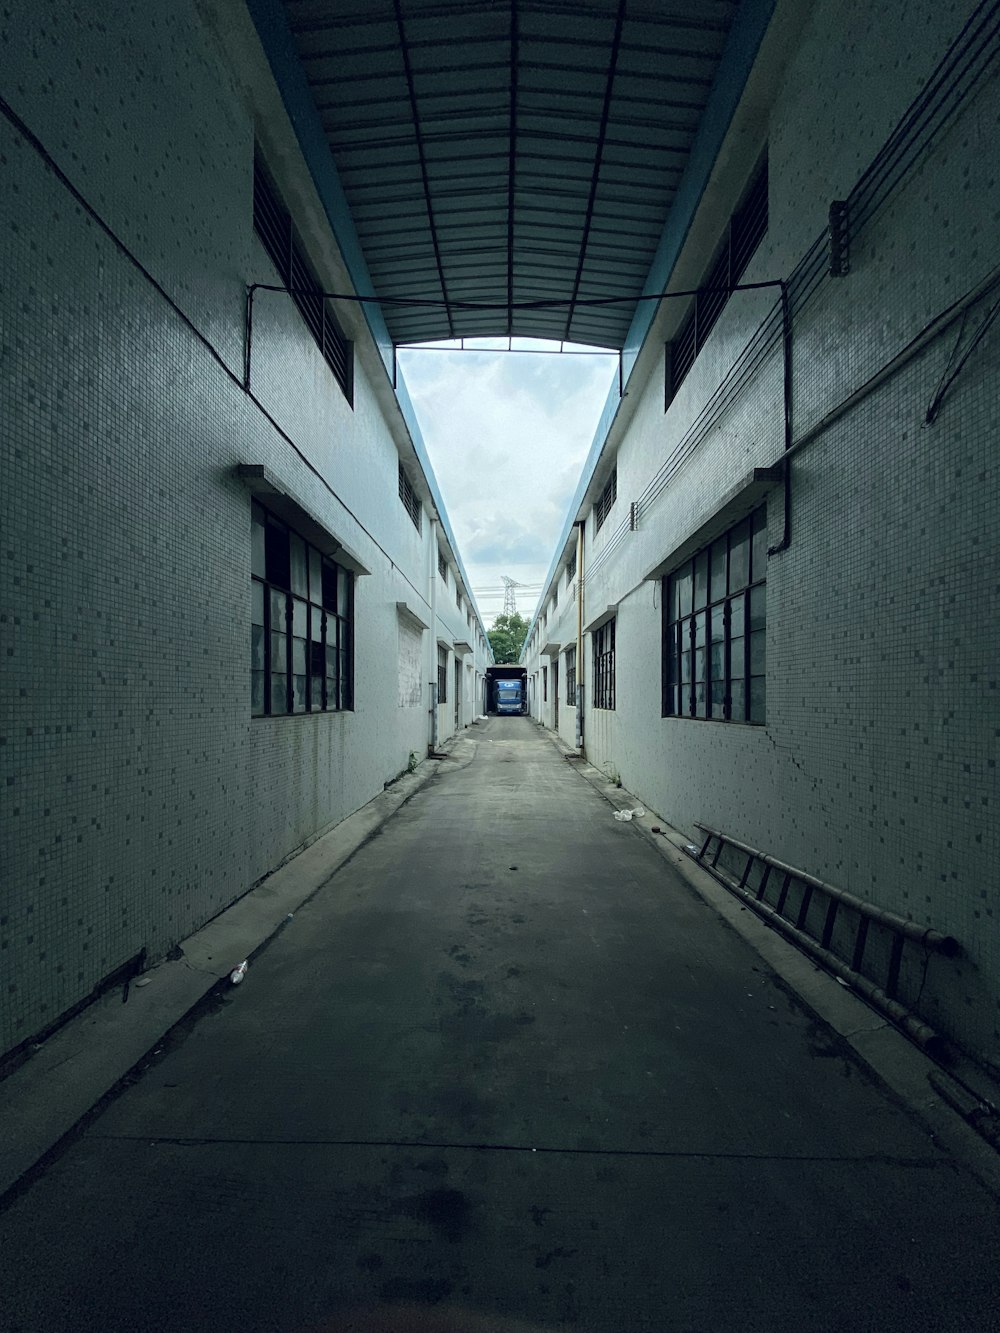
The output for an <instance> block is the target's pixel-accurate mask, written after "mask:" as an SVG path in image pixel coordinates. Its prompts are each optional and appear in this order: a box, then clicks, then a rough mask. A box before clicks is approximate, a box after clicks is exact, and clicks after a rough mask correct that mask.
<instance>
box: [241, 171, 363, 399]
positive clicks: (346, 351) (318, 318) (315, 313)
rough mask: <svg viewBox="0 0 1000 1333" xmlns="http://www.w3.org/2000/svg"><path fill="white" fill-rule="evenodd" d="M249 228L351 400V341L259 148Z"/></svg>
mask: <svg viewBox="0 0 1000 1333" xmlns="http://www.w3.org/2000/svg"><path fill="white" fill-rule="evenodd" d="M253 229H254V231H255V233H256V234H257V237H258V239H259V240H260V243H261V245H262V246H263V247H264V249H265V251H266V252H267V255H268V258H269V259H270V261H271V263H272V264H273V265H274V267H275V269H276V270H277V273H278V277H279V278H280V279H281V281H282V283H283V284H284V285H285V286H286V287H287V288H289V293H288V294H289V296H290V297H291V299H292V301H293V303H294V305H295V306H296V308H297V309H298V311H299V314H300V315H301V316H302V318H303V320H304V322H305V325H306V327H307V328H308V330H309V332H310V334H311V335H312V338H313V341H314V342H315V343H316V346H317V347H318V348H319V350H320V353H321V354H322V357H323V360H324V361H325V362H326V364H327V365H328V366H329V367H330V370H331V371H332V372H333V377H334V379H335V380H336V381H337V384H338V385H339V386H340V390H341V392H342V393H343V395H344V397H345V398H346V399H347V402H348V403H349V404H350V406H351V407H352V408H353V406H354V344H353V343H352V342H351V341H350V339H349V338H348V337H347V336H346V335H345V333H344V331H343V329H342V328H341V327H340V323H339V321H338V319H337V317H336V315H335V314H334V312H333V308H332V306H331V304H330V298H329V297H327V296H324V294H323V284H322V283H321V282H320V281H319V279H318V278H317V276H316V270H315V268H314V267H313V264H312V262H311V260H310V259H309V256H308V255H307V253H306V249H305V246H304V245H303V244H302V240H301V238H300V236H299V233H298V230H297V229H296V226H295V223H294V221H293V219H292V215H291V213H290V211H289V210H288V208H287V207H286V206H285V202H284V200H283V199H282V197H281V193H280V191H279V190H278V187H277V186H276V185H275V183H274V181H273V179H272V177H271V174H270V172H269V171H268V170H267V167H266V166H265V164H264V162H263V159H262V157H261V154H260V152H259V150H258V151H257V152H255V153H254V161H253Z"/></svg>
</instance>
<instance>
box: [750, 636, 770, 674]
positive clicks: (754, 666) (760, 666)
mask: <svg viewBox="0 0 1000 1333" xmlns="http://www.w3.org/2000/svg"><path fill="white" fill-rule="evenodd" d="M766 639H767V634H766V632H765V631H764V630H762V629H757V630H754V632H753V633H752V634H751V635H750V674H751V676H763V674H764V670H765V653H766V643H765V641H766Z"/></svg>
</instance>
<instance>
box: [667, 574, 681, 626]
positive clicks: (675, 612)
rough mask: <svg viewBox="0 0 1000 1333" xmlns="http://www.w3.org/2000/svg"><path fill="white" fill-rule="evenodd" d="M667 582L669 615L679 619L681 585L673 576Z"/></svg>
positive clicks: (671, 617) (673, 618)
mask: <svg viewBox="0 0 1000 1333" xmlns="http://www.w3.org/2000/svg"><path fill="white" fill-rule="evenodd" d="M665 584H666V589H667V593H666V598H667V600H666V603H665V605H666V607H667V615H668V616H669V617H670V619H671V620H677V619H679V617H680V585H679V584H678V582H677V579H676V578H675V577H673V576H671V577H668V578H667V579H666V580H665Z"/></svg>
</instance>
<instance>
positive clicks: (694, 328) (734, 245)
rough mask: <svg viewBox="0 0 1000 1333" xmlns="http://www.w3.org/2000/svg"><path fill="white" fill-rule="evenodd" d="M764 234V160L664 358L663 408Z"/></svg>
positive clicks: (765, 164)
mask: <svg viewBox="0 0 1000 1333" xmlns="http://www.w3.org/2000/svg"><path fill="white" fill-rule="evenodd" d="M766 231H767V161H766V159H765V161H764V164H763V165H762V167H761V169H760V171H759V172H758V173H757V175H756V176H755V177H754V180H753V184H752V185H751V186H750V189H749V190H748V191H747V195H746V198H745V199H744V201H743V203H742V204H741V205H740V207H739V208H738V209H737V210H736V212H735V213H734V214H733V216H732V217H731V218H730V220H729V225H728V227H727V228H726V235H725V239H724V241H723V244H722V248H721V250H720V251H719V253H718V255H717V256H716V258H715V261H714V263H713V264H712V265H711V266H710V268H709V269H708V270H707V272H706V273H705V275H704V276H703V277H702V280H701V282H699V284H698V286H699V288H700V289H701V290H699V292H698V294H697V296H695V297H694V299H693V301H692V303H691V309H690V311H689V313H688V316H687V318H686V319H685V320H684V323H683V324H682V325H681V327H680V329H679V330H678V332H677V333H676V334H675V335H674V337H673V340H672V341H671V342H669V343H667V348H666V357H665V375H666V380H665V400H664V402H665V407H669V406H670V402H671V400H672V399H673V397H674V395H675V394H676V393H677V390H678V389H679V388H680V387H681V384H682V383H683V381H684V378H685V376H686V375H687V374H688V372H689V371H690V369H691V367H692V366H693V365H694V363H695V359H696V357H697V355H698V353H699V352H700V351H701V349H702V348H703V347H704V346H705V343H706V341H707V339H708V335H709V334H710V333H711V332H712V329H713V328H714V327H715V324H716V321H717V320H718V318H719V316H720V315H721V314H722V312H723V310H724V309H725V307H726V305H727V303H728V301H729V298H730V296H731V294H732V293H731V291H730V290H729V289H730V288H732V287H734V286H735V285H736V283H738V282H739V280H740V278H741V277H742V276H743V273H744V271H745V269H746V266H747V264H749V263H750V260H751V258H752V256H753V253H754V251H755V250H756V249H757V246H758V245H760V243H761V241H762V240H763V239H764V234H765V233H766Z"/></svg>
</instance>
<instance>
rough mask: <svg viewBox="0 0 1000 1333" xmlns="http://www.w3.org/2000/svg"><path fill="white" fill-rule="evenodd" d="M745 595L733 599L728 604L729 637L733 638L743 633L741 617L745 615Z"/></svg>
mask: <svg viewBox="0 0 1000 1333" xmlns="http://www.w3.org/2000/svg"><path fill="white" fill-rule="evenodd" d="M746 600H747V599H746V594H745V593H743V594H741V595H740V596H739V597H733V598H732V599H731V600H730V603H729V636H730V638H735V636H736V635H737V634H742V633H743V631H744V628H745V626H744V624H743V617H744V615H745V613H746Z"/></svg>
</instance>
